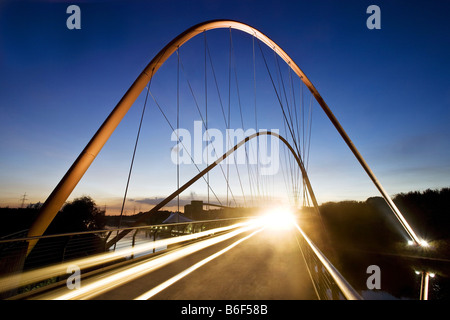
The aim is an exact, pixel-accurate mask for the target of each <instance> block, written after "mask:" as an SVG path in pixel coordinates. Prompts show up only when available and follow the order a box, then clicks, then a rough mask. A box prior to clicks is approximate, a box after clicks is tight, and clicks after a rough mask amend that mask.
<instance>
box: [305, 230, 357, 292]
mask: <svg viewBox="0 0 450 320" xmlns="http://www.w3.org/2000/svg"><path fill="white" fill-rule="evenodd" d="M296 227H297V229H298V231H299V232H300V234H301V237H300V239H299V240H300V243H299V245H300V249H301V251H302V254H303V258H304V260H305V262H306V265H307V269H308V272H309V275H310V277H311V281H312V283H313V286H314V290H315V291H316V294H317V297H318V298H319V300H362V297H361V296H360V295H359V293H358V292H357V291H356V290H355V289H354V288H353V287H352V286H351V285H350V284H349V283H348V282H347V280H346V279H345V278H344V277H343V276H342V275H341V273H340V272H339V271H338V270H337V269H336V268H335V267H334V266H333V264H332V263H331V262H330V261H329V260H328V259H327V257H325V255H324V254H323V253H322V252H321V251H320V250H319V249H318V248H317V246H316V245H315V244H314V243H313V242H312V241H311V239H309V237H308V236H307V235H306V234H305V232H304V231H303V230H302V229H301V228H300V227H299V226H298V225H296Z"/></svg>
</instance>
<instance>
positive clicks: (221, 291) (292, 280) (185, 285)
mask: <svg viewBox="0 0 450 320" xmlns="http://www.w3.org/2000/svg"><path fill="white" fill-rule="evenodd" d="M251 233H252V231H246V232H244V233H242V234H239V235H237V236H234V237H233V238H231V239H228V240H225V241H223V242H220V243H218V244H215V245H212V246H210V247H207V248H205V249H202V250H200V251H197V252H194V253H192V254H190V255H187V256H185V257H183V258H181V259H178V260H176V261H174V262H172V263H170V264H168V265H165V266H163V267H162V268H159V269H156V270H154V271H152V272H150V273H148V274H145V275H143V276H141V277H139V278H137V279H135V280H131V281H128V282H126V283H124V284H121V285H119V286H116V287H114V288H112V289H110V290H108V291H105V292H103V293H101V294H99V295H96V296H94V297H92V299H101V300H131V299H135V298H137V297H138V296H141V295H142V294H144V293H146V292H148V291H149V290H150V289H152V288H154V287H156V286H158V285H159V284H161V283H163V282H164V281H166V280H168V279H170V278H172V277H173V276H175V275H177V274H179V273H180V272H183V271H184V270H186V269H187V268H189V267H190V266H192V265H194V264H196V263H197V262H199V261H201V260H203V259H205V258H207V257H209V256H211V255H213V254H214V253H216V252H218V251H219V250H222V249H224V248H226V247H227V246H230V245H231V244H233V243H235V242H236V241H237V240H239V239H242V238H244V237H246V236H248V235H250V234H251ZM296 237H300V235H299V233H298V232H297V231H296V230H295V229H294V228H292V229H289V230H274V229H270V228H266V229H264V230H262V231H260V232H258V233H256V234H254V235H253V236H251V237H250V238H247V239H246V240H244V241H242V242H240V243H239V244H237V245H236V246H234V247H232V248H231V249H230V250H228V251H226V252H225V253H223V254H222V255H220V256H218V257H217V258H215V259H213V260H211V261H209V262H208V263H206V264H204V265H202V266H201V267H199V268H198V269H196V270H194V271H193V272H191V273H189V274H188V275H186V276H185V277H183V278H181V279H180V280H178V281H176V282H175V283H173V284H172V285H170V286H169V287H167V288H166V289H164V290H162V291H160V292H159V293H157V294H156V295H154V296H152V297H151V299H156V300H233V299H236V300H272V299H274V300H313V299H314V300H315V299H317V297H316V294H315V291H314V287H313V285H312V282H311V278H310V276H309V274H308V271H307V269H306V264H305V262H304V260H303V257H302V253H301V251H300V248H299V245H298V242H297V239H296ZM81 287H83V280H82V282H81ZM66 291H67V289H66Z"/></svg>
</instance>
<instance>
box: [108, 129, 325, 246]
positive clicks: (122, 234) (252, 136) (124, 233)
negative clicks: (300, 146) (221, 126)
mask: <svg viewBox="0 0 450 320" xmlns="http://www.w3.org/2000/svg"><path fill="white" fill-rule="evenodd" d="M260 135H271V136H275V137H277V138H278V139H280V140H281V141H282V142H283V143H284V144H285V145H286V147H288V149H289V151H291V153H292V155H293V156H294V158H295V160H296V161H297V165H298V166H299V168H300V170H301V171H302V175H303V179H305V183H306V187H307V188H308V192H309V195H310V196H311V200H312V202H313V204H314V207H315V208H316V210H318V208H319V205H318V203H317V200H316V196H315V195H314V191H313V189H312V187H311V183H310V181H309V178H308V174H307V173H306V170H305V166H304V165H303V161H302V159H300V157H299V156H298V155H297V153H296V152H295V150H294V148H292V146H291V145H290V144H289V142H288V141H287V140H286V139H285V138H283V137H282V136H280V135H279V134H278V133H276V132H271V131H261V132H255V133H254V134H252V135H249V136H248V137H246V138H245V139H243V140H241V141H240V142H239V143H238V144H236V145H235V146H234V147H233V148H231V149H230V150H228V151H227V152H226V153H224V154H223V155H222V156H221V157H219V158H218V159H217V160H216V161H214V162H213V163H211V164H210V165H209V166H208V167H206V168H205V169H203V170H202V171H201V172H199V173H198V174H197V175H196V176H195V177H193V178H192V179H191V180H189V181H188V182H186V183H185V184H184V185H182V186H181V187H180V188H179V189H178V190H176V191H174V192H173V193H172V194H171V195H170V196H168V197H167V198H165V199H164V200H163V201H161V202H160V203H158V204H157V205H156V206H154V207H153V208H152V209H151V210H150V211H147V212H146V213H145V214H143V215H141V216H140V217H139V219H138V220H137V221H136V222H135V223H134V225H138V224H139V222H141V221H142V220H144V219H145V218H146V217H147V216H148V215H150V214H152V213H155V212H157V211H158V210H159V209H161V208H162V207H164V206H165V205H166V204H168V203H169V202H170V201H171V200H173V199H174V198H175V197H177V196H178V195H179V194H180V193H182V192H183V191H184V190H186V189H187V188H189V187H190V186H191V185H192V184H193V183H194V182H196V181H197V180H198V179H200V178H201V177H203V176H204V175H205V174H207V173H208V172H209V171H211V170H212V169H214V167H215V166H217V165H218V164H219V163H221V162H222V161H223V160H225V159H226V158H227V157H228V156H229V155H231V154H232V153H233V152H234V151H236V150H237V149H238V148H239V147H240V146H242V145H243V144H245V143H246V142H247V141H249V140H251V139H253V138H255V137H258V136H260ZM130 231H131V229H127V230H123V231H122V232H121V233H119V234H117V236H116V237H115V238H113V239H111V240H110V241H109V242H108V243H107V244H106V248H107V249H108V248H110V247H111V246H112V245H114V243H116V242H117V241H119V240H120V239H122V238H123V237H125V236H126V235H127V234H128V233H129V232H130Z"/></svg>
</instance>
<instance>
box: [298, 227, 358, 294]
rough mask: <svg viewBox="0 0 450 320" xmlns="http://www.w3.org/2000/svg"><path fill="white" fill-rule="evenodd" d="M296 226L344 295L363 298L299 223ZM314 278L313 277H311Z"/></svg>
mask: <svg viewBox="0 0 450 320" xmlns="http://www.w3.org/2000/svg"><path fill="white" fill-rule="evenodd" d="M295 227H296V228H297V229H298V231H299V232H300V234H301V235H302V237H303V239H304V240H305V241H306V243H307V244H308V246H309V247H310V248H311V250H312V251H313V253H314V254H315V256H316V257H317V258H318V259H319V260H320V262H321V263H322V265H323V266H324V267H325V268H326V270H327V271H328V273H329V274H330V275H331V277H332V278H333V280H334V281H335V283H336V285H337V286H338V287H339V289H340V290H341V292H342V293H343V295H344V296H345V298H346V299H347V300H363V299H362V297H361V296H360V295H359V293H358V292H357V291H356V290H355V289H354V288H353V287H352V286H351V285H350V284H349V283H348V282H347V280H345V278H344V277H343V276H342V275H341V273H340V272H339V271H338V270H337V269H336V268H335V267H334V266H333V264H332V263H331V262H330V261H329V260H328V259H327V257H326V256H325V255H324V254H323V253H322V252H321V251H320V250H319V248H317V247H316V245H315V244H314V243H313V242H312V241H311V239H309V237H308V236H307V235H306V233H305V232H304V231H303V230H302V229H301V228H300V227H299V226H298V225H297V224H295ZM311 280H312V279H311Z"/></svg>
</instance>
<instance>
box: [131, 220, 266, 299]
mask: <svg viewBox="0 0 450 320" xmlns="http://www.w3.org/2000/svg"><path fill="white" fill-rule="evenodd" d="M263 229H264V228H261V229H259V230H256V231H255V232H253V233H251V234H250V235H248V236H246V237H244V238H242V239H239V240H238V241H236V242H234V243H233V244H231V245H229V246H228V247H226V248H224V249H222V250H220V251H218V252H216V253H214V254H213V255H211V256H209V257H207V258H205V259H203V260H201V261H200V262H197V263H196V264H194V265H192V266H191V267H189V268H187V269H186V270H184V271H182V272H180V273H179V274H177V275H176V276H174V277H172V278H170V279H169V280H167V281H164V282H163V283H161V284H160V285H158V286H156V287H155V288H153V289H151V290H149V291H147V292H146V293H144V294H142V295H140V296H139V297H137V298H135V299H134V300H148V299H150V298H151V297H153V296H154V295H156V294H158V293H159V292H161V291H163V290H164V289H166V288H168V287H169V286H171V285H172V284H174V283H175V282H177V281H178V280H180V279H182V278H184V277H185V276H187V275H188V274H190V273H191V272H193V271H195V270H197V269H198V268H200V267H201V266H203V265H205V264H207V263H208V262H210V261H211V260H213V259H215V258H217V257H219V256H220V255H222V254H224V253H225V252H227V251H229V250H230V249H232V248H234V247H235V246H237V245H238V244H239V243H241V242H243V241H245V240H247V239H249V238H250V237H252V236H254V235H255V234H257V233H258V232H260V231H261V230H263Z"/></svg>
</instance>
